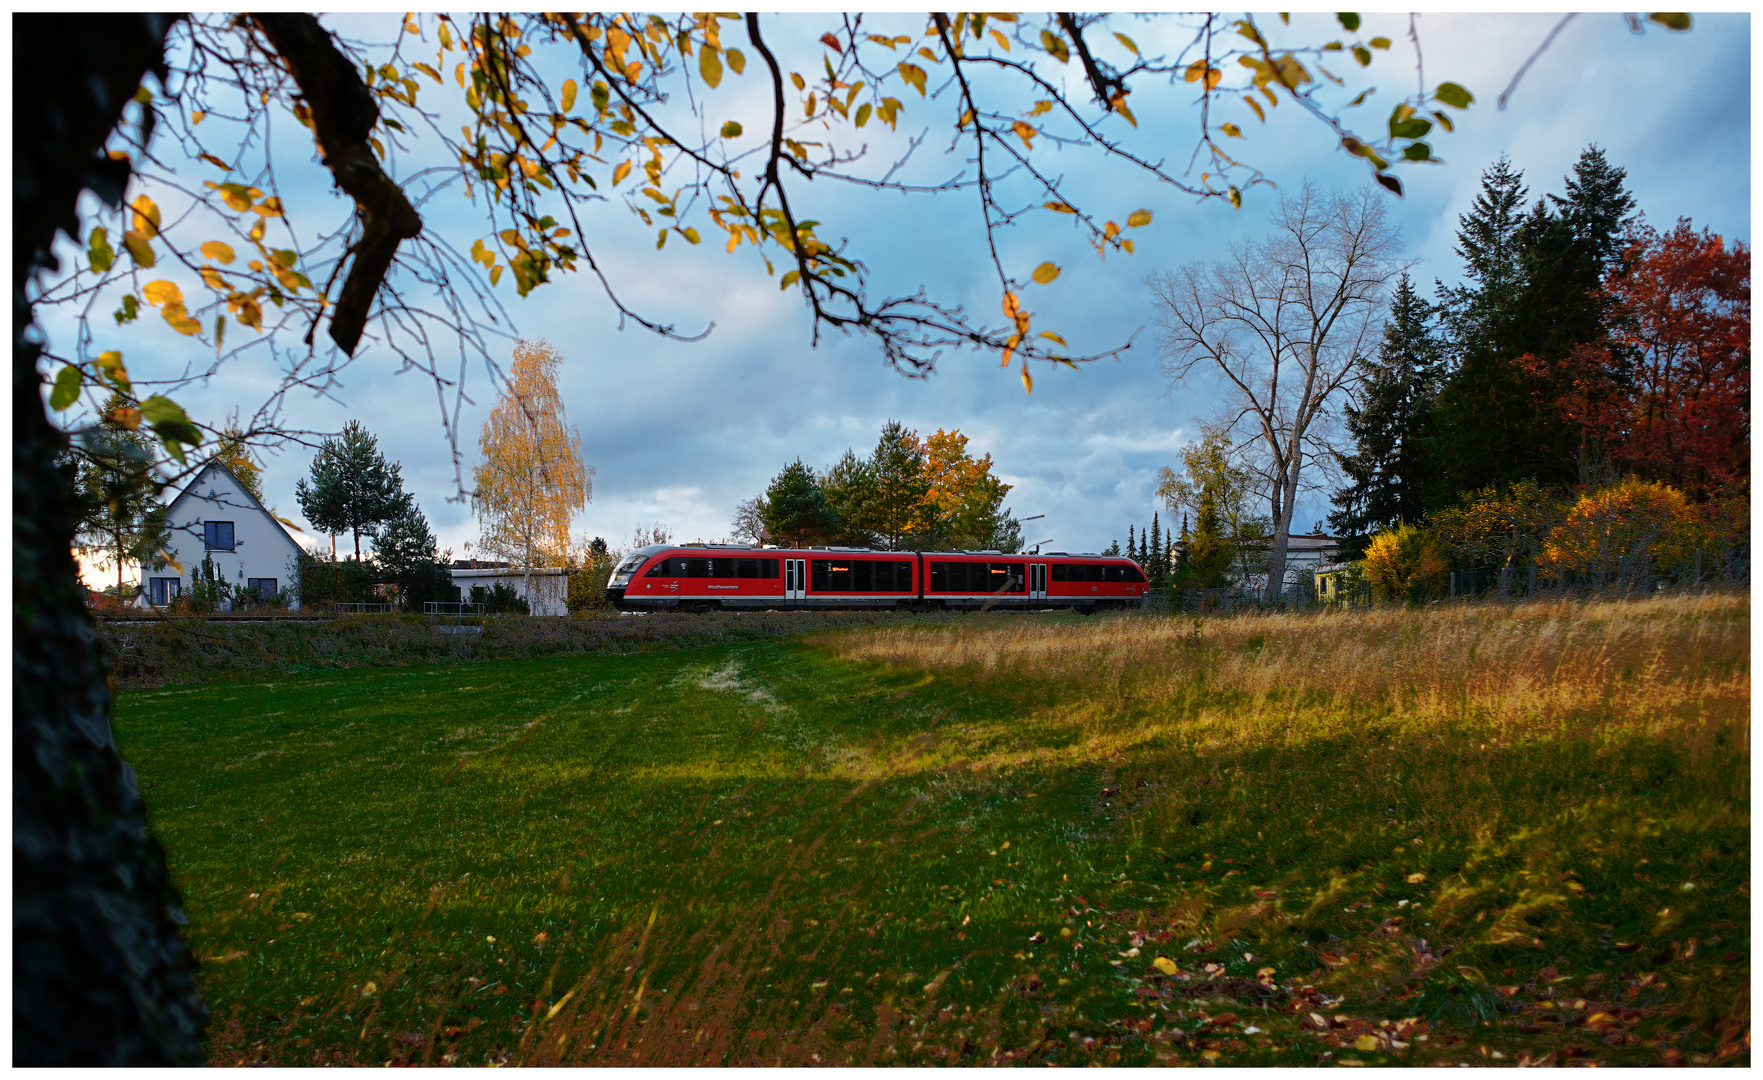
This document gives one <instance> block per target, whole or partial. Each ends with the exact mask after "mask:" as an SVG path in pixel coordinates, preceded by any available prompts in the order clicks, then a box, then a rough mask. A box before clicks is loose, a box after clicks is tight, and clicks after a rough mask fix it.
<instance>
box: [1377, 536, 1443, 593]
mask: <svg viewBox="0 0 1763 1080" xmlns="http://www.w3.org/2000/svg"><path fill="white" fill-rule="evenodd" d="M1449 572H1450V562H1449V561H1448V560H1447V559H1446V557H1445V552H1444V548H1443V547H1441V546H1440V544H1439V542H1438V541H1437V540H1436V539H1434V538H1433V536H1432V535H1431V534H1430V533H1427V532H1425V531H1424V530H1422V529H1420V528H1418V527H1416V526H1413V525H1398V526H1397V527H1396V528H1394V529H1385V530H1384V531H1383V532H1380V533H1378V534H1377V535H1376V536H1373V537H1372V538H1371V543H1370V545H1369V546H1368V547H1366V549H1365V579H1366V580H1367V581H1368V582H1370V583H1371V589H1372V593H1373V595H1374V596H1376V597H1377V598H1378V599H1379V600H1406V601H1407V602H1408V603H1410V604H1418V603H1423V602H1425V601H1427V600H1436V599H1438V598H1439V597H1441V596H1443V595H1444V594H1445V588H1446V577H1445V575H1446V574H1447V573H1449Z"/></svg>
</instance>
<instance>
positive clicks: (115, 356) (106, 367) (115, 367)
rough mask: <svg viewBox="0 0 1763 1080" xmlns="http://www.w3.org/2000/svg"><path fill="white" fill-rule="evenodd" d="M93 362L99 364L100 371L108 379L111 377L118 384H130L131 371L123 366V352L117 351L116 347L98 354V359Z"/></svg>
mask: <svg viewBox="0 0 1763 1080" xmlns="http://www.w3.org/2000/svg"><path fill="white" fill-rule="evenodd" d="M92 362H93V363H94V364H96V365H97V367H98V371H99V373H100V374H102V375H103V376H104V377H105V378H106V379H109V380H110V381H111V382H112V383H115V384H116V385H117V386H127V385H128V382H129V373H128V370H127V369H126V368H124V367H123V366H122V353H119V352H117V351H116V350H115V349H111V350H110V351H108V352H101V353H99V354H98V359H96V360H94V361H92Z"/></svg>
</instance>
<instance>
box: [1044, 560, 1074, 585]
mask: <svg viewBox="0 0 1763 1080" xmlns="http://www.w3.org/2000/svg"><path fill="white" fill-rule="evenodd" d="M1048 569H1049V570H1051V571H1052V575H1053V580H1054V581H1070V580H1071V567H1069V566H1066V565H1065V564H1064V563H1054V564H1053V565H1052V566H1051V567H1049V568H1048Z"/></svg>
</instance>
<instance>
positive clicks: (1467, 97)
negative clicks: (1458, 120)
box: [1432, 82, 1475, 109]
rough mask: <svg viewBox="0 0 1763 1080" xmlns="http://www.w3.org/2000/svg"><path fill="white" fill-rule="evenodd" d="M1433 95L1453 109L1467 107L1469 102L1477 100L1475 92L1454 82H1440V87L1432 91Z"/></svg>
mask: <svg viewBox="0 0 1763 1080" xmlns="http://www.w3.org/2000/svg"><path fill="white" fill-rule="evenodd" d="M1432 96H1433V97H1435V98H1437V99H1438V100H1440V101H1442V102H1444V103H1445V104H1446V105H1449V106H1450V107H1451V108H1453V109H1467V108H1469V103H1470V102H1472V101H1474V100H1475V95H1474V94H1471V93H1470V92H1469V91H1467V90H1465V89H1463V87H1461V86H1458V85H1457V84H1456V83H1454V82H1447V83H1439V88H1438V89H1437V90H1434V91H1433V92H1432Z"/></svg>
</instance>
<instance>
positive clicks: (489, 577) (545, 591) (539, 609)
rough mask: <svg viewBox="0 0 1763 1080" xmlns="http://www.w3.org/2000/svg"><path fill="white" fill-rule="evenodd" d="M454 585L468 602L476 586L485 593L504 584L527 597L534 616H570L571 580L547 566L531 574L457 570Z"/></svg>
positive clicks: (499, 570)
mask: <svg viewBox="0 0 1763 1080" xmlns="http://www.w3.org/2000/svg"><path fill="white" fill-rule="evenodd" d="M452 574H453V584H454V585H455V586H457V587H458V589H459V599H460V600H464V601H469V600H470V599H471V590H472V588H473V587H482V588H483V589H485V590H488V589H492V588H495V587H496V586H497V585H504V586H507V587H508V588H510V589H513V590H514V591H515V592H516V593H518V594H520V595H521V596H523V597H525V598H526V602H527V605H528V606H529V607H530V608H531V609H532V613H533V614H534V615H568V614H569V577H568V575H567V574H566V573H565V572H564V571H563V569H562V568H561V567H556V566H548V567H544V568H541V569H535V570H533V571H531V572H530V577H529V573H528V571H525V570H515V569H512V568H509V569H494V570H454V571H452Z"/></svg>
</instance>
